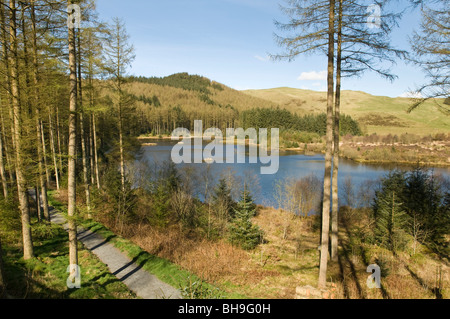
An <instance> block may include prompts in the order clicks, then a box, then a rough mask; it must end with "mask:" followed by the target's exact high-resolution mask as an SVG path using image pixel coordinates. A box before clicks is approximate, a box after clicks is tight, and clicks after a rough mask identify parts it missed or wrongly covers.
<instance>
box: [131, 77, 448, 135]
mask: <svg viewBox="0 0 450 319" xmlns="http://www.w3.org/2000/svg"><path fill="white" fill-rule="evenodd" d="M127 87H128V91H129V92H130V93H131V94H132V95H133V96H134V97H135V98H136V106H137V111H138V112H139V114H141V115H140V123H139V125H140V127H141V128H142V133H143V134H146V133H147V132H148V130H149V128H151V129H152V130H153V132H154V131H155V129H154V128H155V127H156V128H157V129H156V131H157V133H156V134H164V133H168V132H171V131H172V130H173V128H174V127H186V128H190V129H191V128H192V127H193V121H194V120H203V121H204V127H219V128H221V129H224V128H226V127H232V126H235V127H236V126H238V125H239V124H240V114H242V113H243V112H244V111H248V110H252V109H256V108H271V109H276V108H278V107H279V108H281V109H286V110H288V111H290V112H292V113H294V114H298V115H301V116H304V115H310V114H320V113H325V112H326V93H325V92H317V91H309V90H300V89H294V88H287V87H282V88H274V89H266V90H246V91H237V90H234V89H232V88H230V87H227V86H226V85H223V84H220V83H218V82H215V81H212V80H210V79H208V78H205V77H202V76H199V75H190V74H188V73H177V74H173V75H170V76H167V77H161V78H159V77H151V78H146V77H130V78H129V83H128V85H127ZM410 104H411V101H410V100H409V99H407V98H389V97H382V96H373V95H370V94H368V93H365V92H358V91H344V92H343V93H342V113H343V114H346V115H349V116H351V117H352V118H353V119H355V120H357V121H358V122H359V124H360V125H361V127H362V129H363V131H364V132H365V133H368V134H372V133H377V134H379V135H387V134H389V133H391V134H397V135H400V134H403V133H409V134H417V135H422V136H424V135H430V134H437V133H450V117H448V116H445V115H443V114H442V113H440V112H439V111H438V110H437V108H436V106H435V103H434V102H433V101H430V102H427V103H426V104H424V105H423V106H421V107H420V108H418V109H417V110H416V111H414V112H413V113H411V114H408V113H407V112H406V110H407V109H408V107H409V106H410Z"/></svg>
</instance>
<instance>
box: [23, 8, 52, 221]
mask: <svg viewBox="0 0 450 319" xmlns="http://www.w3.org/2000/svg"><path fill="white" fill-rule="evenodd" d="M23 22H24V28H23V29H24V30H23V32H24V34H25V25H26V24H25V21H23ZM31 30H32V49H33V50H32V51H33V68H32V78H33V102H34V107H35V116H36V137H37V145H36V149H37V155H38V174H39V177H38V178H39V185H40V188H41V196H42V208H43V213H44V218H45V219H46V220H47V221H50V212H49V208H48V198H47V185H48V183H49V181H48V179H49V177H48V171H47V165H46V163H45V138H44V135H43V134H44V131H43V126H42V119H41V111H40V105H39V89H38V85H39V81H38V72H39V71H38V52H37V31H36V16H35V8H34V0H33V1H31ZM24 38H25V36H24ZM44 167H45V169H46V171H47V172H46V176H45V178H44ZM36 199H37V201H38V202H39V201H40V199H41V197H40V196H39V193H38V192H36ZM39 209H40V205H39ZM39 213H40V211H39Z"/></svg>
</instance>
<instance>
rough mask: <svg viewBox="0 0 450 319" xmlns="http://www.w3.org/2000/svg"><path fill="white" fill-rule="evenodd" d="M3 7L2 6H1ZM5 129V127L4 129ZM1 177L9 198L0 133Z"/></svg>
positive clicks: (6, 195)
mask: <svg viewBox="0 0 450 319" xmlns="http://www.w3.org/2000/svg"><path fill="white" fill-rule="evenodd" d="M0 5H1V4H0ZM2 129H3V127H2ZM0 177H1V179H2V187H3V196H4V197H5V199H7V198H8V183H7V181H6V170H5V163H4V161H3V134H2V132H1V131H0Z"/></svg>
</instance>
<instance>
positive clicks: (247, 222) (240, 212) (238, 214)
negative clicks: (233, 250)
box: [229, 191, 263, 250]
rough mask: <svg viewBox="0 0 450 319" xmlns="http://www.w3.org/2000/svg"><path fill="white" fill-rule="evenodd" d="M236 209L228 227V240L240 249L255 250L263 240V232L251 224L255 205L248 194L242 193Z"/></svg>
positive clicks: (254, 213)
mask: <svg viewBox="0 0 450 319" xmlns="http://www.w3.org/2000/svg"><path fill="white" fill-rule="evenodd" d="M237 207H238V208H237V209H236V210H235V217H234V218H233V221H232V222H231V224H230V226H229V240H230V241H231V243H232V244H235V245H239V246H240V247H241V248H242V249H245V250H252V249H255V248H256V246H258V245H259V244H260V243H261V242H262V240H263V232H262V230H261V229H260V228H259V227H258V226H257V225H254V224H253V223H252V218H253V216H255V215H256V208H255V207H256V205H255V204H254V203H253V200H252V199H251V197H250V195H249V194H248V192H246V191H244V192H243V195H242V198H241V201H240V202H239V203H238V204H237Z"/></svg>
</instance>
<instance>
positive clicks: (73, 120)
mask: <svg viewBox="0 0 450 319" xmlns="http://www.w3.org/2000/svg"><path fill="white" fill-rule="evenodd" d="M73 4H74V2H73V1H70V0H69V1H68V8H71V5H73ZM73 13H75V10H74V11H73V12H69V17H70V16H72V14H73ZM72 17H73V16H72ZM68 22H70V21H68ZM75 22H76V21H75ZM68 48H69V69H70V94H69V97H70V99H69V111H70V114H69V148H68V216H69V219H68V225H69V261H70V265H78V247H77V224H76V220H75V217H76V213H77V207H76V191H77V189H76V178H77V175H76V174H77V170H76V156H77V110H78V101H77V97H78V95H77V89H78V85H77V64H76V63H77V60H76V30H75V23H73V24H71V23H68Z"/></svg>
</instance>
